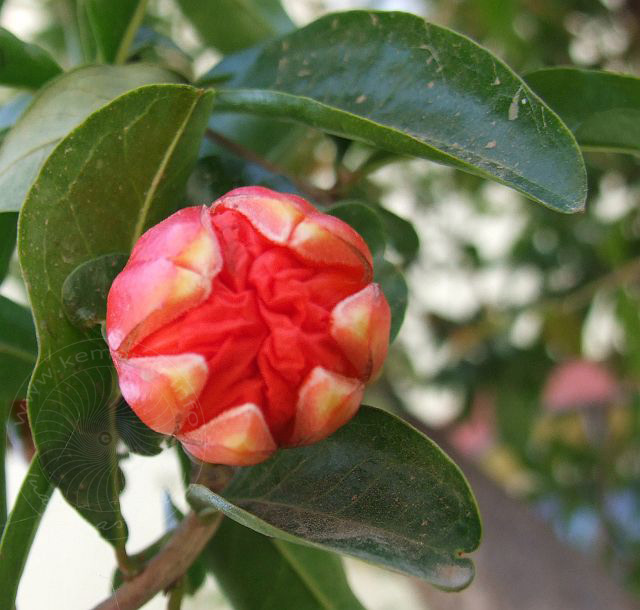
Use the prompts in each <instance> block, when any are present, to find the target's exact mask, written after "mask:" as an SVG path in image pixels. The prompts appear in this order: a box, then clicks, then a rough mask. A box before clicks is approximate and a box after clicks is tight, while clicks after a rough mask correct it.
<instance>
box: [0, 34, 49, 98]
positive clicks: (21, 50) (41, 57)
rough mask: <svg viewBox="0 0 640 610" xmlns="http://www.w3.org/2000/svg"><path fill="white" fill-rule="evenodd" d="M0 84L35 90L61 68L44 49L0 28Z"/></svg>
mask: <svg viewBox="0 0 640 610" xmlns="http://www.w3.org/2000/svg"><path fill="white" fill-rule="evenodd" d="M0 59H1V61H0V84H2V85H8V86H9V87H25V88H27V89H37V88H38V87H40V86H42V85H43V84H44V83H46V82H47V81H48V80H50V79H51V78H53V77H54V76H56V75H57V74H60V72H62V68H60V66H59V65H58V64H57V63H56V62H55V61H54V59H53V58H52V57H51V55H49V53H47V52H46V51H45V50H44V49H41V48H40V47H39V46H37V45H34V44H29V43H27V42H23V41H22V40H20V39H19V38H16V37H15V36H14V35H13V34H12V33H11V32H8V31H7V30H5V29H4V28H0Z"/></svg>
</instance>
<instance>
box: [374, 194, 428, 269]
mask: <svg viewBox="0 0 640 610" xmlns="http://www.w3.org/2000/svg"><path fill="white" fill-rule="evenodd" d="M375 210H376V212H377V213H378V216H379V217H380V219H381V220H382V225H383V227H384V231H385V233H386V236H387V240H388V241H389V244H390V245H391V246H393V248H394V250H396V252H398V254H400V256H402V257H403V258H404V261H405V264H408V263H411V262H412V261H413V260H415V258H416V256H418V251H419V250H420V237H419V236H418V232H417V231H416V230H415V228H414V226H413V224H412V223H411V222H409V221H408V220H406V219H404V218H402V217H401V216H398V215H396V214H394V213H393V212H390V211H389V210H387V209H386V208H383V207H380V206H376V207H375Z"/></svg>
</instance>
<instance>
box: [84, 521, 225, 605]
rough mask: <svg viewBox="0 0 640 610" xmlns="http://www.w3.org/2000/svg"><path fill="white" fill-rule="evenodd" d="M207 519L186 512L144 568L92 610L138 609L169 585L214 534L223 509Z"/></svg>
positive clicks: (183, 571) (183, 572) (186, 567)
mask: <svg viewBox="0 0 640 610" xmlns="http://www.w3.org/2000/svg"><path fill="white" fill-rule="evenodd" d="M209 519H210V520H204V519H201V518H200V517H198V516H197V515H196V514H195V513H189V514H188V515H187V516H186V517H185V518H184V520H183V521H182V522H181V523H180V525H179V526H178V528H177V529H176V531H175V533H174V534H173V536H172V537H171V538H170V539H169V541H168V542H167V544H166V546H165V547H164V548H163V549H162V550H161V551H160V552H159V553H158V554H157V555H156V556H155V557H154V558H153V559H151V561H149V563H148V564H147V567H146V568H145V569H144V571H143V572H141V573H140V574H139V575H138V576H136V577H135V578H133V579H132V580H130V581H128V582H125V583H124V584H123V585H122V586H121V587H120V588H119V589H118V590H117V591H116V592H115V593H114V594H113V595H112V596H111V597H109V598H108V599H106V600H104V601H103V602H102V603H100V604H98V605H97V606H96V607H95V608H94V610H137V608H140V607H142V606H143V605H144V604H146V603H147V602H148V601H149V600H150V599H151V598H152V597H154V596H155V595H156V594H157V593H159V592H160V591H163V590H165V589H168V588H169V587H171V586H172V585H173V584H174V583H175V582H176V581H177V580H179V579H180V578H181V577H182V576H183V575H184V574H185V573H186V571H187V570H188V569H189V567H190V566H191V564H192V563H193V562H194V561H195V560H196V558H197V557H198V555H200V553H201V552H202V550H203V549H204V547H205V546H206V544H207V542H209V540H210V539H211V537H212V536H213V535H214V534H215V532H216V530H217V529H218V527H219V525H220V522H221V521H222V513H217V514H216V515H215V516H214V517H213V518H209Z"/></svg>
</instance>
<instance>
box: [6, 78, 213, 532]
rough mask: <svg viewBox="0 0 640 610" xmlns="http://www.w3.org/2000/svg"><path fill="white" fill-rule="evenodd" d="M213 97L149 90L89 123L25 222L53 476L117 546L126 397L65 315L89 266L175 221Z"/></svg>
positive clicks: (30, 204) (180, 88)
mask: <svg viewBox="0 0 640 610" xmlns="http://www.w3.org/2000/svg"><path fill="white" fill-rule="evenodd" d="M211 101H212V94H211V93H206V92H204V91H202V90H200V89H195V88H193V87H188V86H185V85H149V86H146V87H141V88H139V89H136V90H134V91H131V92H129V93H127V94H125V95H123V96H121V97H119V98H117V99H116V100H114V101H113V102H112V103H110V104H108V105H107V106H105V107H104V108H102V109H100V110H99V111H97V112H95V113H94V114H93V115H91V116H90V117H89V118H88V119H87V121H86V122H85V123H83V124H82V125H81V126H80V127H78V128H77V129H76V130H74V131H72V132H71V133H70V134H69V135H68V136H67V137H66V138H65V139H64V140H62V141H61V142H60V144H59V145H58V146H57V147H56V149H55V150H54V151H53V152H52V153H51V155H50V156H49V158H48V159H47V161H46V163H45V164H44V166H43V168H42V171H41V172H40V174H39V176H38V179H37V180H36V182H35V183H34V185H33V188H32V189H31V191H30V193H29V196H28V198H27V201H26V202H25V205H24V207H23V210H22V213H21V215H20V221H19V226H18V253H19V256H20V264H21V266H22V270H23V272H24V277H25V281H26V284H27V288H28V291H29V296H30V300H31V303H32V306H33V313H34V317H35V320H36V328H37V333H38V339H39V346H40V353H39V356H38V364H37V366H36V370H35V372H34V375H33V377H32V380H31V384H30V386H29V416H30V421H31V423H32V427H33V432H34V439H35V443H36V446H37V447H38V450H39V452H40V455H41V459H42V462H43V467H44V468H45V470H46V472H47V474H48V475H49V476H50V477H51V478H52V480H53V481H54V482H55V484H56V485H58V486H59V487H60V489H61V491H62V492H63V493H64V495H65V497H66V498H67V500H69V502H70V503H71V504H72V505H73V506H75V507H76V508H78V510H79V511H80V512H81V513H82V514H83V515H84V516H85V517H87V519H89V520H90V521H91V522H92V523H93V524H94V525H97V526H98V527H99V529H100V533H101V534H102V535H103V536H104V537H105V538H106V539H108V540H109V541H111V542H113V543H116V544H121V543H122V540H123V538H124V537H125V536H126V532H125V530H124V524H123V522H122V520H121V517H120V514H119V503H118V493H119V490H120V486H121V484H122V482H121V480H120V475H119V474H118V471H117V468H116V443H117V431H116V429H115V406H116V404H117V402H118V400H119V396H118V395H117V394H116V392H115V388H116V387H117V383H116V381H115V378H114V373H113V367H112V363H111V358H110V357H109V352H108V350H107V348H106V345H105V343H104V341H103V340H102V337H101V334H100V330H99V329H98V328H96V329H94V330H93V331H87V332H83V331H81V330H79V329H78V328H76V327H75V326H73V325H72V324H71V323H70V322H69V321H68V320H67V317H66V316H65V314H64V309H63V305H62V286H63V283H64V282H65V280H66V279H67V277H68V276H69V274H70V273H71V272H72V271H74V270H75V269H76V268H77V267H78V266H79V265H81V264H82V263H84V262H86V261H91V260H93V259H95V258H97V257H100V256H102V255H105V254H109V253H112V252H114V251H116V252H128V251H129V250H130V249H131V247H132V245H133V244H134V243H135V241H136V240H137V239H138V237H139V236H140V234H141V233H142V231H144V230H145V229H146V228H148V227H150V226H152V225H154V224H156V223H157V222H159V221H160V220H161V219H163V218H165V217H166V216H167V215H168V214H169V213H171V212H172V211H174V210H175V209H176V208H177V207H178V204H179V203H180V200H181V197H182V193H183V190H184V186H185V183H186V180H187V177H188V175H189V172H190V171H191V169H192V167H193V165H194V164H195V161H196V158H197V155H198V150H199V147H200V143H201V140H202V135H203V133H204V129H205V126H206V121H207V119H208V117H209V113H210V111H211Z"/></svg>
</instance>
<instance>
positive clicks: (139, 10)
mask: <svg viewBox="0 0 640 610" xmlns="http://www.w3.org/2000/svg"><path fill="white" fill-rule="evenodd" d="M147 2H148V0H140V2H139V3H138V6H137V7H136V10H135V13H133V17H131V21H129V25H128V26H127V29H126V31H125V33H124V36H123V37H122V40H121V41H120V46H119V47H118V52H117V53H116V57H115V60H114V63H115V64H116V65H120V64H123V63H124V62H125V61H127V56H128V55H129V49H130V48H131V44H132V43H133V39H134V38H135V35H136V32H137V31H138V29H139V28H140V24H141V23H142V20H143V19H144V15H145V12H146V10H147Z"/></svg>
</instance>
